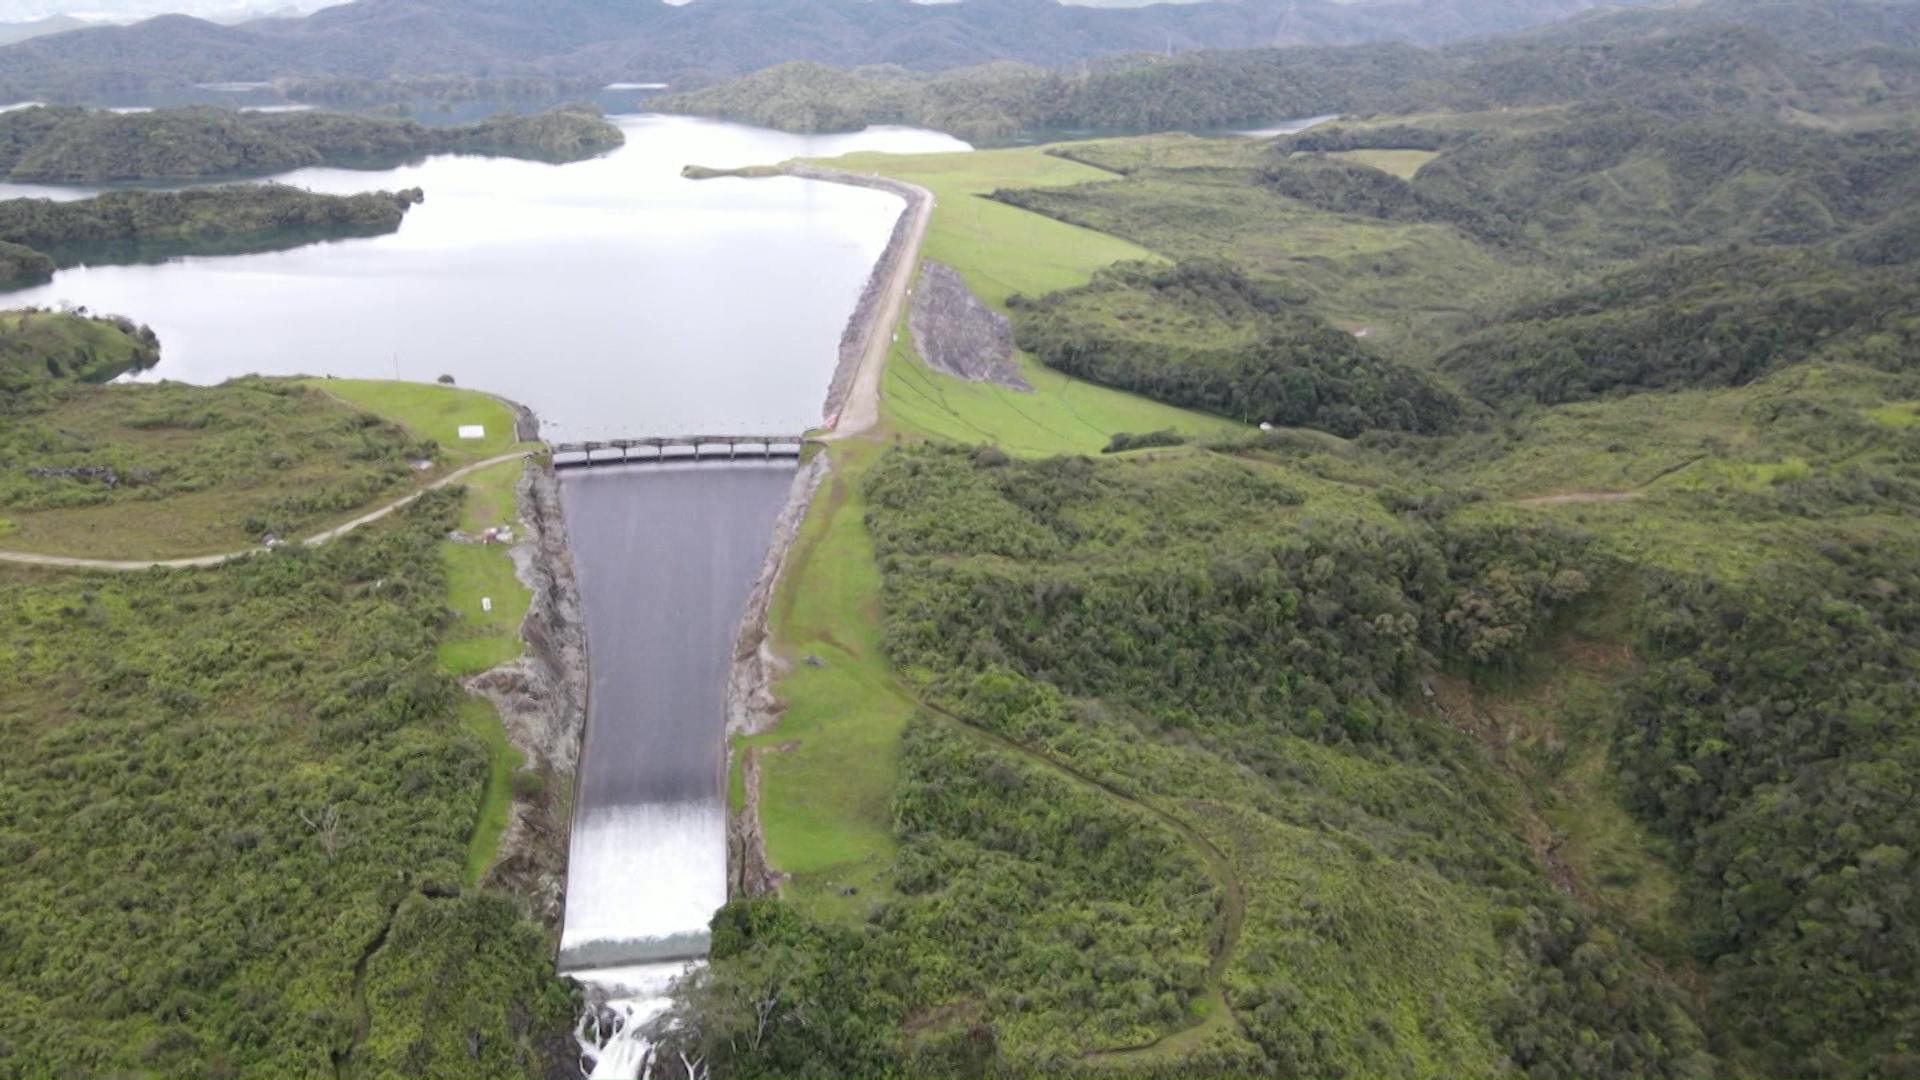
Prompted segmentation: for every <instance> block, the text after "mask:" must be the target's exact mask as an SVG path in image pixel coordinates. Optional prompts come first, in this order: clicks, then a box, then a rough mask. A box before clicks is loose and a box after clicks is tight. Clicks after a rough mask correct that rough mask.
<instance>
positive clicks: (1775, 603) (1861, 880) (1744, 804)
mask: <svg viewBox="0 0 1920 1080" xmlns="http://www.w3.org/2000/svg"><path fill="white" fill-rule="evenodd" d="M1889 539H1891V538H1889ZM1913 539H1914V532H1913V530H1912V529H1911V528H1910V527H1909V528H1908V529H1907V530H1906V531H1905V532H1904V534H1903V535H1901V536H1900V537H1899V538H1898V539H1897V540H1895V541H1894V542H1892V543H1887V542H1884V541H1881V542H1854V543H1847V542H1844V541H1838V540H1836V541H1835V542H1834V543H1833V544H1831V545H1830V546H1828V547H1826V548H1825V549H1824V550H1823V551H1822V552H1821V554H1820V556H1818V557H1817V558H1816V559H1815V560H1813V561H1812V562H1811V563H1810V564H1808V565H1801V566H1794V567H1779V568H1777V569H1776V570H1775V571H1774V572H1773V573H1772V574H1769V575H1767V576H1766V577H1765V578H1762V579H1760V580H1757V581H1755V582H1754V583H1751V584H1745V585H1739V586H1734V587H1727V586H1722V585H1717V584H1715V583H1713V582H1710V581H1701V580H1697V579H1684V578H1683V579H1678V580H1673V581H1669V582H1666V583H1663V585H1662V587H1661V588H1660V589H1659V591H1658V592H1657V593H1656V594H1655V595H1654V596H1653V597H1652V598H1651V601H1650V603H1649V604H1648V605H1647V607H1646V609H1645V612H1644V614H1643V620H1644V625H1643V627H1642V629H1641V640H1642V642H1643V643H1644V647H1645V652H1644V655H1645V657H1646V660H1647V670H1646V673H1645V674H1644V675H1643V676H1642V677H1641V678H1640V679H1638V680H1637V681H1636V682H1635V684H1634V686H1633V688H1632V691H1631V693H1630V694H1629V695H1628V697H1627V700H1626V703H1625V706H1624V710H1623V716H1622V720H1621V725H1620V728H1619V731H1618V733H1617V734H1616V736H1615V738H1616V742H1617V746H1618V749H1619V756H1620V767H1621V770H1622V773H1623V775H1624V777H1625V779H1626V782H1627V791H1628V796H1629V798H1630V800H1631V802H1632V804H1633V806H1634V808H1635V809H1636V810H1638V811H1639V812H1640V813H1641V814H1643V815H1644V816H1645V817H1646V818H1647V819H1648V820H1649V821H1652V822H1654V823H1655V824H1656V825H1657V826H1658V827H1659V828H1660V829H1662V830H1663V831H1665V832H1667V833H1668V834H1669V835H1671V836H1672V837H1673V839H1674V841H1675V843H1676V844H1677V845H1678V848H1679V852H1680V857H1681V858H1682V859H1683V860H1685V861H1686V862H1687V863H1688V864H1690V865H1691V866H1692V867H1693V876H1692V879H1691V881H1690V891H1691V896H1690V901H1691V903H1690V908H1691V910H1692V912H1693V913H1694V921H1693V927H1692V933H1693V940H1692V942H1691V944H1692V947H1693V948H1694V949H1695V951H1696V952H1697V953H1698V955H1699V956H1700V957H1701V959H1702V961H1703V962H1705V963H1708V964H1711V965H1712V966H1713V967H1714V969H1715V971H1716V973H1717V975H1718V977H1717V978H1716V979H1715V980H1714V984H1713V985H1714V1000H1713V1008H1714V1011H1715V1013H1716V1015H1717V1017H1718V1018H1719V1019H1720V1021H1721V1022H1722V1023H1724V1024H1725V1025H1726V1026H1727V1029H1728V1034H1729V1036H1730V1038H1732V1039H1734V1040H1737V1041H1738V1042H1739V1043H1740V1044H1742V1045H1745V1046H1749V1047H1751V1048H1753V1051H1754V1054H1755V1057H1756V1059H1757V1060H1758V1061H1759V1062H1760V1063H1761V1064H1762V1065H1763V1067H1764V1068H1766V1069H1767V1070H1768V1071H1769V1072H1776V1073H1781V1074H1792V1073H1800V1072H1806V1071H1814V1072H1822V1073H1832V1074H1846V1073H1854V1072H1864V1073H1866V1074H1869V1075H1878V1076H1898V1075H1904V1074H1906V1073H1910V1072H1912V1071H1914V1069H1915V1068H1916V1067H1920V1058H1916V1057H1915V1050H1914V1046H1915V1041H1914V1040H1915V1038H1916V1037H1917V1036H1920V931H1916V927H1920V892H1916V891H1915V889H1914V887H1913V881H1914V865H1913V859H1914V856H1913V851H1914V849H1915V840H1916V839H1917V838H1920V837H1916V821H1915V816H1914V808H1913V803H1912V789H1913V777H1914V775H1915V770H1916V769H1917V768H1920V706H1917V705H1916V695H1915V692H1914V691H1915V683H1914V680H1915V673H1916V672H1920V600H1917V599H1916V598H1920V575H1917V574H1916V567H1920V548H1916V546H1915V545H1914V543H1913Z"/></svg>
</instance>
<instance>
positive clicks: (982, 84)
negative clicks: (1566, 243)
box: [649, 3, 1920, 149]
mask: <svg viewBox="0 0 1920 1080" xmlns="http://www.w3.org/2000/svg"><path fill="white" fill-rule="evenodd" d="M1801 7H1802V8H1803V9H1804V8H1819V9H1821V10H1827V11H1828V14H1829V15H1830V16H1831V18H1833V19H1835V20H1839V25H1841V26H1849V25H1860V26H1865V27H1868V28H1871V27H1875V26H1879V25H1881V24H1882V23H1884V22H1886V21H1888V19H1890V18H1892V16H1889V15H1886V14H1885V13H1884V12H1882V10H1881V8H1880V6H1878V5H1866V4H1854V3H1839V4H1819V3H1816V4H1810V5H1801ZM1916 10H1920V8H1916ZM1629 15H1641V16H1644V17H1643V18H1639V19H1636V20H1635V21H1633V22H1631V23H1626V24H1623V26H1622V29H1625V28H1627V27H1632V28H1638V29H1639V30H1641V31H1642V34H1641V36H1637V37H1633V38H1630V39H1627V40H1613V39H1612V38H1611V37H1610V36H1604V39H1603V40H1584V39H1582V38H1580V37H1579V36H1575V37H1574V38H1573V39H1571V40H1560V39H1559V38H1550V39H1547V40H1540V41H1534V40H1525V41H1514V40H1491V41H1477V42H1473V43H1469V44H1463V45H1459V46H1455V47H1450V48H1445V49H1423V48H1418V47H1415V46H1412V45H1408V44H1404V43H1394V44H1365V45H1351V46H1343V47H1290V48H1254V49H1234V50H1218V51H1201V52H1193V53H1183V54H1176V55H1174V56H1170V57H1169V56H1157V55H1150V54H1140V55H1134V56H1129V57H1115V58H1110V59H1108V60H1107V61H1105V62H1104V63H1101V64H1098V65H1092V66H1089V67H1086V68H1080V69H1074V70H1068V71H1061V70H1049V69H1044V68H1039V67H1033V66H1026V65H1015V64H995V65H987V66H981V67H975V68H967V69H961V70H955V71H949V72H943V73H941V74H938V75H931V76H929V75H921V74H916V73H914V72H911V71H908V70H906V69H904V68H898V67H873V68H863V69H857V70H851V71H842V70H836V69H833V68H829V67H826V66H823V65H819V64H808V63H793V64H785V65H780V66H777V67H774V68H770V69H768V70H765V71H760V72H756V73H755V74H753V75H750V76H747V77H745V78H742V79H738V80H734V81H732V82H727V83H722V84H719V85H716V86H711V87H707V88H704V89H701V90H698V91H693V92H690V93H685V94H675V95H669V96H665V97H660V98H655V99H654V100H652V101H651V102H649V105H650V107H653V108H659V109H664V110H666V111H671V112H685V113H691V114H695V115H707V116H724V117H729V118H734V119H739V120H743V121H747V122H752V123H759V124H766V125H770V126H774V127H779V128H783V129H786V130H793V131H830V130H841V129H851V128H858V127H861V126H864V125H866V124H871V123H888V122H891V123H909V124H916V125H921V126H926V127H933V128H938V129H940V130H943V131H949V132H952V133H954V134H956V135H960V136H961V137H963V138H970V139H974V140H983V139H985V140H991V139H1000V138H1006V137H1008V136H1010V135H1013V134H1015V133H1018V132H1026V131H1047V130H1082V129H1089V128H1090V129H1095V130H1105V131H1116V130H1130V131H1141V132H1147V131H1167V130H1204V129H1208V128H1220V127H1227V126H1232V125H1257V124H1263V123H1270V122H1272V121H1274V120H1278V119H1283V118H1288V117H1305V116H1318V115H1323V114H1327V113H1345V114H1356V113H1358V114H1366V113H1377V112H1400V113H1404V112H1418V111H1422V110H1428V109H1434V108H1442V109H1452V110H1483V109H1494V108H1502V107H1520V106H1539V105H1551V104H1564V103H1572V102H1581V103H1594V102H1600V101H1607V102H1615V103H1620V104H1630V105H1633V106H1636V107H1638V108H1642V109H1648V110H1652V111H1656V112H1660V113H1665V114H1668V115H1672V116H1680V117H1702V116H1721V115H1726V114H1729V113H1740V114H1745V115H1748V116H1755V117H1772V116H1774V115H1776V114H1779V113H1781V112H1782V111H1792V112H1813V113H1825V112H1848V113H1857V112H1863V111H1869V110H1881V111H1885V110H1889V109H1893V108H1895V107H1897V106H1899V105H1901V104H1903V103H1908V102H1912V101H1914V100H1916V99H1920V51H1915V50H1912V49H1901V48H1893V47H1889V46H1870V47H1869V46H1859V45H1855V46H1852V47H1849V48H1844V49H1839V50H1837V51H1834V50H1826V49H1824V48H1822V46H1824V45H1827V44H1830V43H1833V42H1836V41H1838V42H1849V41H1854V40H1856V39H1858V38H1860V37H1862V36H1863V32H1850V31H1841V30H1836V29H1834V28H1833V27H1831V26H1829V27H1826V29H1825V30H1824V32H1822V33H1819V34H1812V33H1808V34H1801V33H1797V32H1796V31H1795V29H1794V26H1795V25H1796V24H1792V23H1790V22H1789V21H1787V20H1762V23H1763V24H1764V25H1743V24H1739V23H1728V22H1717V23H1709V24H1706V25H1695V20H1693V19H1692V18H1681V17H1680V16H1679V14H1678V13H1675V12H1665V11H1663V12H1644V13H1640V12H1629V13H1625V14H1619V15H1614V16H1611V17H1609V18H1605V19H1598V18H1596V19H1593V20H1590V21H1589V22H1585V23H1582V24H1581V25H1582V26H1583V27H1587V28H1588V29H1589V30H1593V32H1595V33H1598V30H1597V29H1595V28H1604V27H1610V26H1614V25H1615V20H1620V19H1626V18H1627V17H1628V16H1629ZM1848 20H1857V24H1856V22H1849V21H1848ZM1767 26H1771V27H1772V29H1771V30H1769V29H1768V28H1767ZM1776 35H1777V36H1776ZM1895 37H1896V39H1899V40H1904V39H1905V35H1898V34H1896V35H1895ZM1428 149H1431V147H1429V148H1428Z"/></svg>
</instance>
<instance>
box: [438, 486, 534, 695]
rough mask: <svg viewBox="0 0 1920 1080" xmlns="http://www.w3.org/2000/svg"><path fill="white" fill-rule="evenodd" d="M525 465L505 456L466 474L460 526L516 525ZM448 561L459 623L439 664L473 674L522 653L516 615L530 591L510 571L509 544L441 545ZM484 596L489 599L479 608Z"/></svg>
mask: <svg viewBox="0 0 1920 1080" xmlns="http://www.w3.org/2000/svg"><path fill="white" fill-rule="evenodd" d="M522 468H524V464H523V463H522V462H519V461H506V462H502V463H500V464H498V465H493V466H490V467H488V468H485V469H481V470H480V471H479V472H476V473H472V474H470V475H468V476H467V478H466V479H465V481H464V483H465V484H466V486H467V504H466V510H465V514H464V520H463V521H462V522H461V529H462V531H463V532H465V533H466V534H467V535H469V536H473V537H478V536H479V535H480V533H481V530H483V529H486V528H489V527H491V526H495V525H507V526H512V525H514V524H515V513H514V485H515V484H516V483H517V482H518V481H519V479H520V472H521V470H522ZM440 548H441V553H442V556H443V558H444V559H445V561H446V566H447V606H448V607H450V608H452V609H453V610H454V611H455V612H457V613H458V615H459V622H458V623H457V624H456V625H455V627H454V628H453V629H452V630H450V631H448V633H447V634H446V636H444V637H443V638H441V641H440V663H441V665H442V666H443V667H445V668H446V669H447V670H448V671H450V672H452V673H453V674H455V675H472V674H476V673H478V672H481V671H485V670H487V669H488V668H491V667H498V666H499V665H501V664H504V663H506V662H507V661H509V660H512V659H513V658H514V657H516V656H519V655H520V620H521V619H522V618H524V617H525V616H526V613H527V605H528V604H529V603H531V602H532V600H533V594H532V593H530V592H529V591H528V590H527V588H526V586H524V585H522V584H521V583H520V579H519V578H517V577H515V576H514V573H513V557H512V555H511V554H510V549H509V547H508V545H505V544H481V543H455V542H453V541H451V540H449V541H445V542H443V543H442V544H441V545H440ZM482 598H486V599H490V600H491V601H492V605H491V606H492V609H493V610H491V611H487V610H483V607H482V605H481V602H480V601H481V600H482Z"/></svg>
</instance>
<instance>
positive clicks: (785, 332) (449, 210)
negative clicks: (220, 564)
mask: <svg viewBox="0 0 1920 1080" xmlns="http://www.w3.org/2000/svg"><path fill="white" fill-rule="evenodd" d="M614 119H615V120H616V122H617V123H619V124H620V126H621V128H622V129H623V130H624V131H625V132H626V135H627V144H626V146H624V147H623V148H621V149H620V150H617V151H615V152H613V153H611V154H609V155H607V156H605V157H601V158H596V159H594V160H591V161H583V162H575V163H573V164H569V165H546V164H540V163H536V162H526V161H513V160H508V159H504V158H478V157H453V156H446V157H435V158H430V159H428V160H426V161H424V162H421V163H419V164H416V165H408V166H403V167H401V168H397V169H389V170H381V171H350V170H343V169H301V170H298V171H295V172H291V173H287V174H284V175H281V176H277V177H274V178H273V179H275V180H279V181H282V182H284V183H290V184H296V185H299V186H301V187H306V188H311V189H313V190H315V191H326V192H334V193H350V192H357V191H372V190H380V189H395V188H410V187H419V188H423V189H424V190H425V192H426V202H425V203H424V204H423V205H420V206H416V207H414V208H413V210H412V211H410V212H409V213H408V215H407V219H406V222H405V224H403V225H402V226H401V227H400V230H399V231H398V232H396V233H393V234H391V235H388V236H380V237H372V238H366V239H355V240H343V241H334V242H328V243H322V244H315V245H310V246H307V247H303V248H298V249H295V250H292V251H282V252H274V253H268V254H258V255H240V256H216V257H197V256H196V257H186V258H182V259H178V260H175V261H172V262H168V263H164V264H160V265H145V266H93V267H76V268H73V269H69V270H63V271H61V272H60V273H59V274H57V275H56V276H55V277H54V279H53V281H52V282H51V283H49V284H47V285H44V286H39V287H35V288H31V289H22V290H17V291H14V292H12V293H7V294H0V305H4V306H8V307H16V306H24V305H28V304H39V305H45V306H56V305H58V304H60V303H62V302H70V303H74V304H81V305H85V306H86V307H88V308H90V309H92V310H95V311H104V312H115V313H118V314H123V315H127V316H129V317H131V318H134V319H137V320H140V321H142V322H145V323H148V324H150V325H151V326H152V327H153V328H154V330H155V331H157V332H158V333H159V335H160V341H161V349H162V359H161V362H160V365H159V366H158V367H157V368H155V369H154V370H153V372H151V373H150V375H149V376H148V377H150V378H156V379H176V380H182V381H186V382H195V383H215V382H220V381H222V380H224V379H227V378H230V377H232V376H235V375H242V374H247V373H250V372H258V373H262V374H270V375H283V374H298V373H305V374H312V375H338V376H342V377H370V378H393V377H395V376H396V375H398V376H399V377H401V378H406V379H415V380H422V381H426V380H432V379H435V378H437V377H439V376H440V375H443V374H446V375H452V376H453V377H454V379H455V380H456V381H457V382H458V383H459V384H460V385H462V386H470V387H475V388H478V389H483V390H488V391H491V392H493V393H497V394H501V395H503V396H505V397H509V398H512V399H514V400H516V401H520V402H523V403H525V404H527V405H529V406H531V407H532V408H533V409H534V411H535V412H537V413H538V414H539V415H540V418H541V421H542V423H543V431H544V434H545V435H546V436H547V437H548V438H549V439H552V440H570V439H581V438H607V437H620V436H625V435H645V434H708V433H720V432H768V433H787V432H798V431H801V430H803V429H805V428H809V427H812V426H815V425H817V424H818V423H819V422H820V419H821V415H820V408H821V404H822V400H823V398H824V396H825V394H826V388H827V383H828V381H829V379H830V378H831V376H832V372H833V367H834V364H835V362H836V360H837V352H838V345H839V339H840V332H841V330H842V328H843V327H844V326H845V324H846V320H847V317H848V315H849V314H851V312H852V310H853V306H854V303H855V301H856V300H857V299H858V297H859V294H860V290H861V288H862V286H863V285H864V284H865V282H866V277H867V274H868V272H869V270H870V269H871V267H872V265H873V262H874V260H875V258H877V257H878V255H879V253H880V250H881V248H882V247H884V246H885V244H886V240H887V235H888V233H889V231H890V230H891V229H892V227H893V223H894V220H895V219H896V218H897V217H898V215H899V213H900V211H901V209H902V206H903V204H902V201H901V200H900V199H899V198H897V197H895V196H892V195H887V194H885V193H882V192H875V191H868V190H864V189H860V188H851V187H844V186H841V185H837V184H823V183H817V182H813V181H806V180H799V179H794V178H791V177H778V178H773V179H762V180H737V179H722V180H702V181H692V180H684V179H681V177H680V175H679V172H680V168H681V166H683V165H687V164H702V165H712V166H719V167H732V166H739V165H749V164H756V163H765V162H777V161H781V160H784V159H786V158H790V157H827V156H833V155H837V154H843V153H849V152H852V151H856V150H884V151H892V152H897V153H927V152H934V151H941V150H964V149H966V148H967V147H966V144H965V143H962V142H960V141H958V140H956V139H953V138H950V137H948V136H946V135H941V134H938V133H935V132H928V131H918V130H913V129H907V128H870V129H868V130H866V131H863V132H858V133H854V134H849V135H832V136H811V137H810V136H799V135H787V134H782V133H779V132H774V131H765V130H761V129H758V128H749V127H742V126H739V125H734V124H724V123H718V122H713V121H706V120H695V119H689V118H682V117H665V116H632V117H616V118H614ZM82 194H86V192H84V191H79V190H75V189H70V188H69V189H48V188H44V187H30V186H25V185H0V198H15V197H19V196H22V195H35V196H53V197H58V198H73V197H78V196H79V195H82Z"/></svg>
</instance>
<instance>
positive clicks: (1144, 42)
mask: <svg viewBox="0 0 1920 1080" xmlns="http://www.w3.org/2000/svg"><path fill="white" fill-rule="evenodd" d="M1595 6H1596V4H1595V2H1594V0H1357V2H1346V3H1342V2H1337V0H1223V2H1215V3H1195V4H1159V5H1154V6H1150V7H1130V8H1110V7H1088V6H1081V5H1075V6H1069V5H1065V4H1061V3H1056V2H1054V0H964V2H961V3H948V4H918V3H911V2H907V0H697V2H695V3H691V4H687V5H684V6H672V5H668V4H665V3H658V2H654V0H356V2H354V3H348V4H342V5H340V6H337V7H330V8H325V9H323V10H320V11H317V12H315V13H313V14H311V15H308V16H306V17H304V18H274V19H259V20H254V21H251V22H246V23H242V24H240V25H237V26H221V25H218V24H215V23H212V22H208V21H205V20H202V19H196V18H192V17H189V16H185V15H163V16H160V17H158V18H154V19H149V20H147V21H145V22H141V23H136V24H134V25H132V26H100V27H92V28H88V29H84V30H74V31H70V32H67V33H60V34H54V35H50V36H43V37H36V38H33V39H31V40H27V41H22V42H18V43H16V44H13V45H8V46H6V47H4V48H0V95H5V96H9V97H12V98H15V99H21V98H41V99H52V100H73V99H92V100H99V99H101V98H102V97H110V96H112V95H115V94H133V93H142V92H149V91H154V90H164V89H175V88H180V87H185V86H190V85H193V84H196V83H209V82H232V81H257V80H270V79H275V78H279V77H283V76H298V77H314V76H333V77H340V76H346V77H354V78H372V79H384V78H394V77H418V76H423V75H459V76H476V77H509V76H511V77H523V76H546V77H555V78H583V77H584V78H595V79H605V80H607V81H610V82H611V81H647V82H653V81H657V82H669V83H673V84H675V85H676V86H691V85H697V84H701V83H705V82H711V81H713V80H715V79H719V78H725V77H731V76H735V75H740V74H743V73H746V72H749V71H754V70H757V69H760V68H764V67H767V66H770V65H772V64H777V63H780V62H783V61H788V60H814V61H819V62H822V63H828V64H835V65H858V64H882V63H890V64H899V65H902V66H904V67H907V68H911V69H915V70H921V71H934V70H941V69H945V68H952V67H958V66H963V65H971V64H982V63H987V62H991V61H996V60H1019V61H1025V62H1029V63H1037V64H1048V65H1059V64H1070V63H1074V62H1077V61H1082V60H1088V59H1092V58H1094V57H1098V56H1102V55H1106V54H1110V53H1116V52H1128V51H1151V52H1160V51H1173V50H1183V49H1194V48H1235V47H1247V46H1257V45H1285V44H1345V43H1355V42H1364V41H1381V40H1400V41H1410V42H1415V43H1421V44H1433V43H1438V42H1443V41H1451V40H1455V39H1459V38H1465V37H1470V36H1474V35H1479V34H1487V33H1495V32H1501V31H1509V30H1518V29H1524V28H1527V27H1531V26H1537V25H1539V24H1541V23H1544V22H1547V21H1550V20H1553V19H1557V18H1562V17H1565V16H1568V15H1572V14H1576V13H1579V12H1582V11H1585V10H1588V9H1590V8H1593V7H1595Z"/></svg>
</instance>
